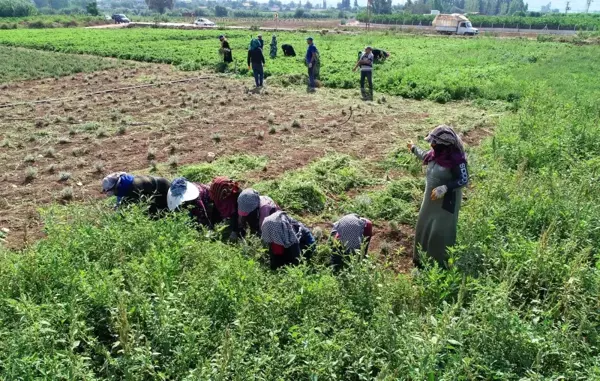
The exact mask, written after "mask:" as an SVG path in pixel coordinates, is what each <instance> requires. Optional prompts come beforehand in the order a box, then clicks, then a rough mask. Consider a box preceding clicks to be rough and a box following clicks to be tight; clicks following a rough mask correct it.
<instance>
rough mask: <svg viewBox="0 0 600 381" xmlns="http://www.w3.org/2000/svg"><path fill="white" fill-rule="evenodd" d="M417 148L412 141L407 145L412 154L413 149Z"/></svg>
mask: <svg viewBox="0 0 600 381" xmlns="http://www.w3.org/2000/svg"><path fill="white" fill-rule="evenodd" d="M414 147H415V143H413V141H412V140H409V141H408V143H406V148H408V150H409V151H410V152H412V150H413V148H414Z"/></svg>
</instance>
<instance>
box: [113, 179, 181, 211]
mask: <svg viewBox="0 0 600 381" xmlns="http://www.w3.org/2000/svg"><path fill="white" fill-rule="evenodd" d="M170 186H171V182H170V181H169V180H167V179H165V178H162V177H151V176H134V175H131V174H129V173H126V172H115V173H111V174H110V175H108V176H106V177H105V178H104V179H103V180H102V192H103V193H105V194H106V195H108V196H114V195H116V196H117V204H116V206H115V208H118V207H119V206H121V205H124V204H129V203H137V202H140V201H146V202H148V203H149V209H148V212H149V213H150V215H152V216H156V215H158V214H159V213H160V212H162V211H164V210H166V209H167V193H168V192H169V187H170Z"/></svg>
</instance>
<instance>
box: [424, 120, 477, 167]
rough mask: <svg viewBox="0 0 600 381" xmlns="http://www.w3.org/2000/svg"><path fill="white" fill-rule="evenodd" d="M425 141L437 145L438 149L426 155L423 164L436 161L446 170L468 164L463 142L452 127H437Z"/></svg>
mask: <svg viewBox="0 0 600 381" xmlns="http://www.w3.org/2000/svg"><path fill="white" fill-rule="evenodd" d="M425 140H426V141H427V142H429V143H435V145H436V148H437V149H436V148H434V149H432V150H430V151H429V152H427V154H425V157H424V159H423V164H425V165H427V164H429V163H430V162H432V161H435V162H436V163H437V164H438V165H440V166H442V167H444V168H454V167H456V166H457V165H460V164H462V163H466V162H467V156H466V155H465V148H464V146H463V142H462V140H461V139H460V137H459V136H458V135H457V134H456V132H454V130H453V129H452V127H449V126H446V125H441V126H437V127H436V128H435V129H434V130H433V131H431V132H430V133H429V135H427V137H426V138H425Z"/></svg>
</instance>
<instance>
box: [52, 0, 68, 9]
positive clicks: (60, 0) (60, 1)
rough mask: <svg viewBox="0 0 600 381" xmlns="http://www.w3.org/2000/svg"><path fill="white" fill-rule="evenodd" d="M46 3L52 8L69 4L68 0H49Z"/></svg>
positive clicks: (60, 7) (61, 7)
mask: <svg viewBox="0 0 600 381" xmlns="http://www.w3.org/2000/svg"><path fill="white" fill-rule="evenodd" d="M48 4H49V5H50V7H52V9H64V8H67V7H68V6H69V0H49V1H48Z"/></svg>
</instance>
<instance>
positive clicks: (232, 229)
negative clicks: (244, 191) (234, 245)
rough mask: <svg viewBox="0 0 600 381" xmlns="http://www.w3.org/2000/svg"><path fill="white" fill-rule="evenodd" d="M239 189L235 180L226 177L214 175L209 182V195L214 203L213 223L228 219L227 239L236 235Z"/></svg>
mask: <svg viewBox="0 0 600 381" xmlns="http://www.w3.org/2000/svg"><path fill="white" fill-rule="evenodd" d="M240 192H241V189H240V186H239V184H238V183H237V182H235V181H233V180H231V179H229V178H228V177H224V176H221V177H215V178H214V179H213V181H212V183H211V184H210V188H209V195H210V199H211V200H212V202H213V203H214V205H215V213H214V217H213V219H212V220H213V222H214V223H219V222H221V221H227V220H228V221H229V229H228V230H229V239H231V240H236V239H237V237H238V224H237V223H238V218H237V214H238V213H237V199H238V196H239V195H240Z"/></svg>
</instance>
